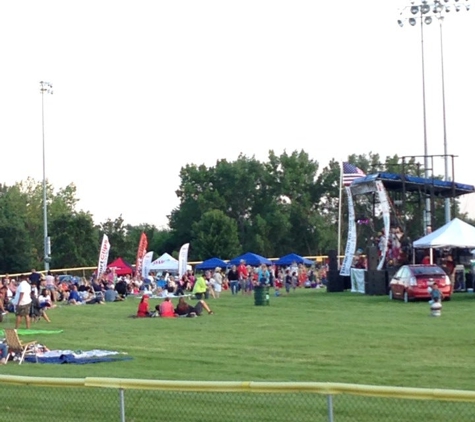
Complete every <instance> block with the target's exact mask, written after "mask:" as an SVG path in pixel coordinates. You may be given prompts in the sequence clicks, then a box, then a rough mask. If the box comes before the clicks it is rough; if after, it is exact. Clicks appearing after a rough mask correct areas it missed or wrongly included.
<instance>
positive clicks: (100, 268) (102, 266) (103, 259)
mask: <svg viewBox="0 0 475 422" xmlns="http://www.w3.org/2000/svg"><path fill="white" fill-rule="evenodd" d="M110 248H111V245H110V243H109V238H108V237H107V235H106V234H105V235H104V236H102V243H101V249H100V250H99V263H98V264H97V279H98V280H99V279H100V278H101V276H102V274H104V273H105V272H106V269H107V261H108V260H109V251H110Z"/></svg>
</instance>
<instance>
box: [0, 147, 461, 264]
mask: <svg viewBox="0 0 475 422" xmlns="http://www.w3.org/2000/svg"><path fill="white" fill-rule="evenodd" d="M347 161H349V162H351V163H352V164H354V165H356V166H357V167H359V168H360V169H362V170H363V171H364V172H365V173H367V174H370V173H375V172H378V171H390V172H393V173H401V172H402V171H403V169H402V164H401V160H400V159H399V157H398V156H393V157H386V159H385V160H384V162H382V160H381V158H380V157H379V155H378V154H373V153H369V154H368V155H350V156H349V157H348V160H347ZM404 172H405V173H406V174H414V175H418V174H422V172H423V169H421V166H420V165H419V164H418V163H416V162H415V160H414V159H412V160H410V161H408V162H405V165H404ZM339 186H340V163H339V162H337V161H335V160H331V161H330V162H329V163H328V164H327V165H326V166H325V167H323V168H320V165H319V163H318V161H317V160H315V159H312V158H310V156H309V155H308V153H306V152H305V151H303V150H302V151H294V152H292V153H287V152H284V153H282V154H280V155H276V154H275V153H274V151H272V150H271V151H269V155H268V159H267V160H266V161H264V162H261V161H259V160H257V159H256V158H255V157H248V156H245V155H242V154H241V155H239V157H237V159H236V160H235V161H227V160H225V159H221V160H218V161H217V162H216V164H215V165H214V166H211V167H207V166H205V165H196V164H187V165H186V166H184V167H183V168H182V169H181V171H180V185H179V186H178V189H177V191H176V194H177V197H178V198H179V205H178V206H177V207H176V208H175V209H173V210H171V212H170V215H169V216H168V221H169V228H167V229H158V228H157V227H155V226H154V225H151V224H147V223H143V224H140V225H136V226H134V225H130V224H126V222H125V221H124V220H123V218H122V216H121V215H119V216H118V217H114V218H110V219H107V220H106V221H104V222H102V223H100V224H95V223H94V220H93V216H92V214H91V213H90V212H87V211H78V210H77V203H78V198H77V193H76V187H75V185H74V184H73V183H71V184H69V185H68V186H66V187H64V188H59V189H58V190H56V189H54V187H53V186H51V185H50V184H47V186H46V188H47V201H48V202H47V212H48V231H49V235H50V237H51V248H52V254H51V263H50V265H51V268H73V267H82V266H94V265H96V264H97V256H98V250H99V246H100V239H101V238H102V234H103V233H105V234H107V235H108V236H109V240H110V243H111V245H112V248H111V252H110V257H109V259H110V260H112V259H115V258H117V257H119V256H121V257H123V258H124V259H125V260H126V261H129V262H131V263H133V262H134V261H135V255H136V251H137V245H138V242H139V238H140V235H141V233H142V232H145V233H146V235H147V238H148V243H149V247H148V249H149V250H153V251H155V252H157V253H163V252H168V253H170V254H172V255H174V256H177V254H178V251H179V249H180V247H181V245H182V244H184V243H188V242H189V243H190V253H189V259H190V260H204V259H207V258H210V257H214V256H217V257H220V258H223V259H227V258H232V257H234V256H237V255H239V254H241V253H244V252H247V251H253V252H255V253H259V254H261V255H263V256H267V257H279V256H282V255H285V254H287V253H290V252H295V253H298V254H300V255H306V256H314V255H324V254H326V253H327V251H328V250H330V249H336V247H337V243H338V234H337V226H338V218H339ZM396 197H397V195H396ZM343 201H346V198H345V195H343ZM422 203H423V199H422V198H421V195H419V196H418V195H415V196H414V198H412V200H410V201H406V204H405V209H404V210H402V209H401V207H400V201H397V200H395V201H393V209H392V224H393V225H400V226H401V227H404V230H405V232H406V235H407V236H408V237H412V238H417V237H419V236H420V235H421V234H422V233H423V227H422V212H423V211H422V210H423V204H422ZM433 204H434V210H433V214H434V221H435V222H436V226H441V225H443V223H444V210H443V199H436V200H434V203H433ZM455 206H456V208H457V210H458V203H456V204H455ZM355 208H356V215H357V219H358V221H360V222H364V224H359V225H358V246H359V247H365V246H366V245H367V244H368V243H369V242H370V241H371V238H372V237H373V236H374V235H375V233H376V232H377V231H379V230H381V228H382V222H381V221H379V220H378V219H374V218H373V211H374V202H373V199H372V197H371V196H367V195H365V196H363V195H361V196H358V197H356V199H355ZM342 210H343V213H342V227H343V234H344V235H345V233H346V227H347V211H346V205H345V204H343V206H342ZM459 217H461V218H464V219H465V220H466V221H469V219H468V218H467V216H459ZM469 222H470V221H469ZM345 240H346V238H345V236H343V239H342V242H343V246H344V242H345ZM43 255H44V252H43V186H42V183H41V182H37V181H34V180H32V179H27V180H26V181H22V182H19V183H16V184H14V185H13V186H6V185H2V186H0V271H2V272H4V273H5V272H7V273H15V272H22V271H29V269H31V268H42V267H43Z"/></svg>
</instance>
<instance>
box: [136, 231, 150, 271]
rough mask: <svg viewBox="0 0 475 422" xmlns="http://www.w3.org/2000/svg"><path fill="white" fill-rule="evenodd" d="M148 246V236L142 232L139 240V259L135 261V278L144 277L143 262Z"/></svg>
mask: <svg viewBox="0 0 475 422" xmlns="http://www.w3.org/2000/svg"><path fill="white" fill-rule="evenodd" d="M147 246H148V241H147V235H146V234H145V233H143V232H142V234H141V236H140V240H139V247H138V248H137V259H136V260H135V277H136V278H138V277H141V276H142V268H143V267H142V261H143V258H144V256H145V254H146V253H147Z"/></svg>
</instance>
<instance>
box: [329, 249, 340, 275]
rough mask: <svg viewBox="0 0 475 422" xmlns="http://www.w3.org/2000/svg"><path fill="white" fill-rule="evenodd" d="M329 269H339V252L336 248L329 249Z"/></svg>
mask: <svg viewBox="0 0 475 422" xmlns="http://www.w3.org/2000/svg"><path fill="white" fill-rule="evenodd" d="M328 269H329V270H330V271H338V253H337V251H336V250H333V249H332V250H331V251H328Z"/></svg>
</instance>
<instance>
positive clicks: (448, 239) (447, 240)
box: [412, 218, 475, 249]
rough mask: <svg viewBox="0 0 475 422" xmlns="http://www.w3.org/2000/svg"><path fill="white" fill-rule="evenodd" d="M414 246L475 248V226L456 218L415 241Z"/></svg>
mask: <svg viewBox="0 0 475 422" xmlns="http://www.w3.org/2000/svg"><path fill="white" fill-rule="evenodd" d="M412 246H413V247H414V248H431V249H434V248H475V227H473V226H471V225H470V224H468V223H465V222H464V221H462V220H460V219H458V218H454V219H453V220H452V221H450V222H449V223H447V224H446V225H445V226H442V227H441V228H439V229H437V230H436V231H435V232H433V233H429V234H428V235H426V236H424V237H422V238H420V239H419V240H416V241H415V242H413V244H412Z"/></svg>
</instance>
